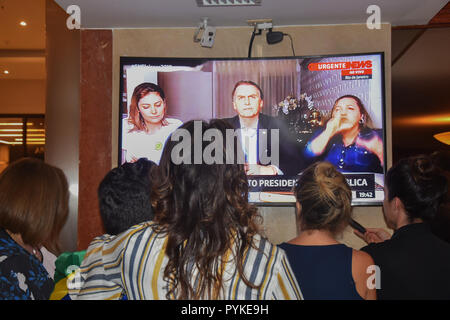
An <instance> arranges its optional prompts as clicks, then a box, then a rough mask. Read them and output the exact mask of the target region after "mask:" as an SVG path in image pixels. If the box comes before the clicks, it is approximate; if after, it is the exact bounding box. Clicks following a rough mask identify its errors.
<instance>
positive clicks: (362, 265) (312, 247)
mask: <svg viewBox="0 0 450 320" xmlns="http://www.w3.org/2000/svg"><path fill="white" fill-rule="evenodd" d="M294 195H295V198H296V208H297V210H296V218H297V226H298V229H299V230H298V231H299V236H298V237H296V238H294V239H291V240H290V241H288V242H287V243H282V244H280V245H279V246H280V247H281V248H282V249H284V250H285V252H286V254H287V256H288V260H289V263H290V264H291V266H292V270H293V271H294V274H295V276H296V278H297V281H298V284H299V286H301V288H302V292H303V297H304V298H305V300H362V299H366V300H373V299H375V298H376V292H375V286H374V287H373V288H369V286H368V283H370V279H368V277H369V276H371V274H370V273H369V274H368V273H367V272H366V271H367V268H368V267H369V266H371V265H374V262H373V259H372V258H371V257H370V256H369V255H368V254H367V253H365V252H362V251H358V250H353V249H352V248H350V247H347V246H346V245H345V244H341V243H339V242H338V241H337V240H336V238H338V237H340V235H341V234H342V232H343V230H344V229H345V228H346V227H347V226H348V225H349V222H350V219H351V210H352V209H351V199H352V194H351V191H350V187H349V186H348V184H347V182H346V180H345V178H344V175H343V174H342V173H340V172H339V171H338V170H336V168H335V167H334V166H333V165H332V164H330V163H329V162H316V163H314V164H312V165H311V166H309V167H308V168H307V169H306V170H305V171H304V172H303V174H302V175H301V176H300V178H299V180H298V181H297V183H296V185H295V187H294ZM368 280H369V281H368Z"/></svg>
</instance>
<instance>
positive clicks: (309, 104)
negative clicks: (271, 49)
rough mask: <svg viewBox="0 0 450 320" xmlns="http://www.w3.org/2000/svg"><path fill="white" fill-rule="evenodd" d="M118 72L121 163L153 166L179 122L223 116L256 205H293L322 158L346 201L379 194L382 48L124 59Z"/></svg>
mask: <svg viewBox="0 0 450 320" xmlns="http://www.w3.org/2000/svg"><path fill="white" fill-rule="evenodd" d="M120 75H121V76H120V108H119V110H120V111H119V112H120V116H119V163H124V162H126V161H135V160H137V159H138V158H141V157H144V158H148V159H150V160H153V161H155V162H156V163H158V162H159V158H160V156H161V152H162V150H163V148H164V144H165V142H166V141H167V139H169V137H170V135H171V133H172V132H173V131H174V130H176V129H177V128H178V127H179V126H180V125H181V124H182V123H184V122H186V121H189V120H200V119H203V120H210V119H213V118H220V119H226V120H227V121H228V122H229V123H230V124H231V125H232V126H233V127H234V128H235V129H236V130H237V132H238V133H237V136H238V137H239V138H240V141H241V142H242V149H243V150H242V151H243V152H244V155H245V164H246V166H245V168H246V170H247V177H248V183H249V190H250V195H249V200H250V201H251V202H253V203H256V204H259V205H292V204H293V203H295V198H294V196H293V194H292V187H293V186H294V184H295V182H296V180H297V178H298V175H299V174H301V172H302V170H304V169H305V168H306V167H307V166H308V165H310V164H311V163H313V162H315V161H322V160H323V161H329V162H331V163H332V164H334V165H335V166H336V167H337V168H338V169H339V170H340V171H341V172H342V173H343V174H344V175H345V176H346V178H347V181H348V183H349V185H350V187H351V189H352V196H353V198H352V204H353V205H379V204H381V203H382V201H383V199H384V192H383V186H384V173H385V170H386V134H385V92H384V55H383V53H363V54H360V53H358V54H339V55H321V56H297V57H275V58H252V59H244V58H243V59H236V58H232V59H230V58H157V57H121V59H120ZM154 85H157V86H154ZM154 88H160V89H161V90H162V91H163V92H162V93H161V92H157V91H155V90H154ZM150 93H152V94H150ZM162 95H163V97H161V96H162ZM252 119H253V120H252ZM255 119H256V120H255ZM158 121H159V122H158ZM154 124H156V125H154ZM275 133H276V134H275ZM274 138H276V139H277V140H271V139H274ZM273 141H276V142H278V144H277V143H276V142H273ZM274 150H275V151H274ZM263 160H264V161H263Z"/></svg>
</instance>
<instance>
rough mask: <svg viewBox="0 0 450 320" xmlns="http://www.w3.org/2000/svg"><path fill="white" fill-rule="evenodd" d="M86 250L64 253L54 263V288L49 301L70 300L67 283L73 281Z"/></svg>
mask: <svg viewBox="0 0 450 320" xmlns="http://www.w3.org/2000/svg"><path fill="white" fill-rule="evenodd" d="M85 254H86V250H83V251H76V252H64V253H63V254H61V255H60V256H59V257H58V259H56V261H55V267H56V269H55V288H54V290H53V292H52V294H51V296H50V300H71V299H70V295H69V288H68V287H67V283H69V282H70V281H71V280H73V277H75V275H76V272H77V270H79V267H80V265H81V262H82V261H83V258H84V255H85Z"/></svg>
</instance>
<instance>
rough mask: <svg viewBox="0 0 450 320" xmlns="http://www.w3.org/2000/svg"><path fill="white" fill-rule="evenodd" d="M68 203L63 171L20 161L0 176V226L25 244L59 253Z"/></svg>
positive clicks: (29, 161) (36, 163)
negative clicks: (17, 235)
mask: <svg viewBox="0 0 450 320" xmlns="http://www.w3.org/2000/svg"><path fill="white" fill-rule="evenodd" d="M68 202H69V192H68V186H67V180H66V177H65V175H64V173H63V171H62V170H61V169H59V168H56V167H54V166H51V165H48V164H46V163H44V162H43V161H41V160H38V159H34V158H23V159H21V160H18V161H16V162H14V163H12V164H11V165H9V166H8V167H7V168H6V169H5V170H4V171H3V172H2V173H1V174H0V227H1V228H4V229H6V230H8V231H10V232H12V233H15V234H20V235H21V237H22V240H23V241H24V243H26V244H28V245H31V246H45V247H46V248H47V249H48V250H49V251H51V252H53V253H54V254H59V253H60V248H59V243H58V238H59V234H60V232H61V229H62V228H63V226H64V224H65V223H66V220H67V216H68Z"/></svg>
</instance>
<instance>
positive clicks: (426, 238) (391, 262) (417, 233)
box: [361, 223, 450, 300]
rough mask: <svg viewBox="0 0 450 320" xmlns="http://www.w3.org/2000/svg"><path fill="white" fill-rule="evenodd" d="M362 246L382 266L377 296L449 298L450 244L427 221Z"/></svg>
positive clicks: (410, 225) (391, 297) (383, 297)
mask: <svg viewBox="0 0 450 320" xmlns="http://www.w3.org/2000/svg"><path fill="white" fill-rule="evenodd" d="M361 250H362V251H365V252H367V253H368V254H370V255H371V256H372V258H373V260H374V261H375V264H376V265H378V266H379V267H380V269H381V270H380V271H381V279H380V280H381V289H379V290H377V298H378V299H380V300H387V299H434V300H436V299H450V244H449V243H446V242H444V241H442V240H441V239H439V238H437V237H436V236H435V235H433V234H432V233H431V230H430V227H429V225H428V224H426V223H415V224H409V225H406V226H403V227H401V228H400V229H398V230H396V231H395V232H394V234H393V236H392V238H391V239H390V240H387V241H384V242H381V243H372V244H369V245H368V246H365V247H364V248H362V249H361Z"/></svg>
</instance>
